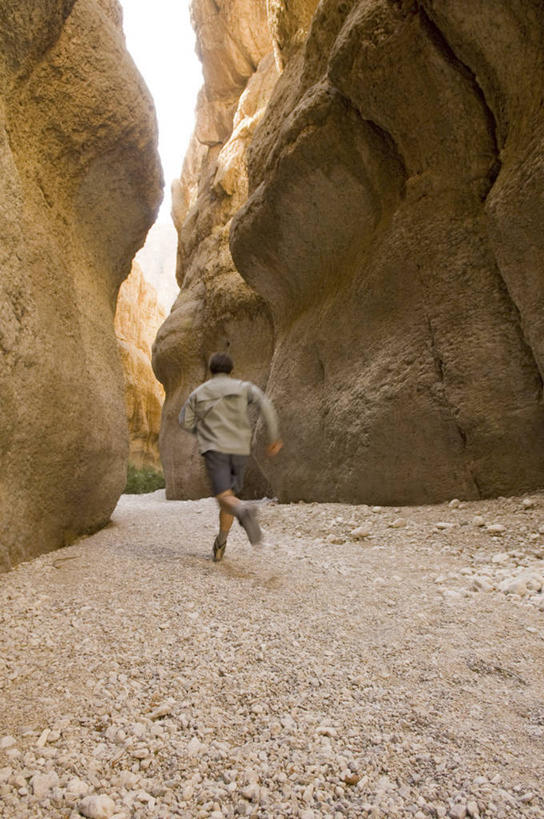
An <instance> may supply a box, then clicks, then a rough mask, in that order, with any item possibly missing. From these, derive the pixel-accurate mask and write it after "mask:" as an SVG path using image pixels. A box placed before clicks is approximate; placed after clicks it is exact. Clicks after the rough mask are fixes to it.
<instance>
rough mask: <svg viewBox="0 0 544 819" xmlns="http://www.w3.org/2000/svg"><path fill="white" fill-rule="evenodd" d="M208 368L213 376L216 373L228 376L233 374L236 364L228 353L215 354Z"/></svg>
mask: <svg viewBox="0 0 544 819" xmlns="http://www.w3.org/2000/svg"><path fill="white" fill-rule="evenodd" d="M208 366H209V368H210V372H211V373H213V375H215V374H216V373H227V375H228V374H229V373H231V372H232V368H233V367H234V363H233V361H232V358H231V357H230V355H229V354H228V353H214V354H213V355H212V356H211V358H210V363H209V364H208Z"/></svg>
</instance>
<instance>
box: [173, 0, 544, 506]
mask: <svg viewBox="0 0 544 819" xmlns="http://www.w3.org/2000/svg"><path fill="white" fill-rule="evenodd" d="M262 5H263V6H264V4H262ZM260 7H261V6H260ZM237 25H238V26H239V25H240V23H239V21H237ZM268 31H269V32H270V36H271V39H272V41H273V50H274V54H275V58H276V65H277V66H278V68H279V69H280V71H281V73H280V75H279V77H278V79H277V82H276V83H275V87H274V89H273V93H272V95H271V98H270V99H269V101H268V104H267V105H266V110H265V112H264V115H263V114H262V112H261V115H260V122H259V124H258V126H257V127H256V128H255V129H254V130H253V131H252V133H251V134H250V136H249V138H248V139H247V140H246V142H245V145H244V153H245V156H246V160H247V167H248V188H247V201H246V202H245V203H242V204H240V203H239V199H240V197H239V198H238V201H237V202H236V206H237V213H236V215H235V217H234V219H233V220H232V222H231V237H230V249H231V252H232V257H233V259H234V262H235V264H236V267H237V269H238V271H239V272H240V273H241V275H242V277H243V278H244V280H245V282H246V283H247V284H248V285H249V286H250V287H251V288H252V290H253V291H255V292H256V293H257V294H258V295H259V296H260V298H261V299H262V301H264V303H265V305H266V307H267V308H268V310H269V311H270V313H271V314H272V320H273V328H274V344H273V355H272V358H271V364H270V371H269V377H268V381H267V391H268V393H269V395H270V396H271V397H272V399H273V400H274V402H275V403H276V405H277V407H278V410H279V412H280V416H281V418H282V427H283V434H284V438H285V444H286V446H285V449H284V451H283V452H282V454H281V456H280V457H279V458H278V459H276V461H274V462H271V463H270V464H269V465H266V464H263V467H264V469H265V471H266V474H267V477H268V479H269V480H270V482H271V484H272V488H273V491H274V494H276V495H278V496H279V497H280V498H281V499H284V500H296V499H300V498H302V499H307V500H331V501H359V502H371V503H383V504H389V503H390V504H397V503H399V504H400V503H425V502H434V501H439V500H443V499H445V498H448V497H450V498H451V497H454V496H456V497H464V498H476V497H479V496H482V497H488V496H493V495H498V494H507V493H512V492H518V491H523V490H525V489H529V488H534V487H540V486H542V485H543V484H544V459H543V458H542V451H543V446H544V411H543V396H542V374H543V371H544V341H543V339H544V334H543V332H542V324H543V322H544V319H543V316H544V312H543V310H542V306H543V304H542V303H543V300H544V284H543V281H544V278H543V272H544V239H543V233H542V229H541V225H542V220H543V217H544V202H543V199H542V195H541V192H542V190H543V186H544V162H543V159H542V157H543V156H544V150H543V145H542V141H543V139H544V137H543V134H544V130H543V127H542V125H543V123H542V120H543V117H544V109H543V107H542V105H541V100H542V95H543V90H544V89H543V85H544V53H543V51H542V48H541V43H542V38H543V34H544V11H543V10H542V8H541V7H540V6H539V5H538V4H536V3H535V2H533V0H513V2H512V1H510V2H508V3H507V2H499V3H496V4H494V5H493V9H490V7H489V4H487V3H485V2H484V0H459V2H456V3H449V2H447V0H421V1H420V2H415V0H414V1H412V0H398V1H396V2H393V0H345V1H344V2H338V0H322V2H320V3H319V5H318V6H317V3H313V2H307V3H304V2H300V3H289V5H288V7H287V4H286V3H283V2H280V1H279V0H278V2H273V1H271V2H269V3H268ZM203 56H204V59H206V53H205V52H203ZM228 144H229V143H227V145H228ZM231 145H232V137H231ZM226 153H227V148H226V146H223V147H222V148H221V151H220V153H219V154H218V157H217V163H216V165H215V166H214V167H213V171H211V170H210V165H208V166H207V168H208V172H207V175H206V174H204V175H201V176H200V177H199V178H200V197H201V201H203V199H202V197H203V191H204V190H205V191H207V195H208V196H210V197H211V196H212V195H213V191H214V185H215V186H216V187H217V174H218V173H219V174H221V162H220V157H221V155H223V156H225V155H226ZM194 156H196V152H193V159H191V160H190V161H194ZM240 165H242V162H240ZM240 196H241V194H240ZM198 225H199V229H200V232H197V231H196V229H195V228H196V223H195V221H194V220H193V221H191V219H189V220H187V219H186V220H185V222H184V223H183V226H182V233H183V232H185V236H186V239H185V243H186V245H189V244H190V242H191V240H192V241H193V242H194V246H195V247H198V251H199V253H200V254H205V253H206V250H205V247H206V245H207V247H208V253H209V255H207V256H205V257H204V258H202V256H201V258H202V261H201V263H200V270H201V271H202V270H204V269H209V267H210V266H211V265H213V264H214V263H215V258H216V257H215V256H214V255H213V250H214V245H213V242H212V240H211V236H212V235H213V234H214V231H216V227H215V226H214V221H213V218H212V217H210V222H209V223H208V228H207V230H206V229H205V227H204V222H203V220H202V218H201V220H200V221H199V222H198ZM194 275H195V276H198V284H197V283H195V282H192V284H191V286H192V288H193V291H195V290H196V289H197V287H199V286H200V287H203V285H202V280H203V278H204V276H203V275H202V274H199V273H198V269H197V268H194ZM184 293H187V290H186V289H185V285H184V289H183V290H182V294H181V297H182V298H184V297H185V296H184ZM216 303H217V302H216V300H214V301H213V302H211V303H210V302H208V310H213V308H214V304H216ZM178 326H179V325H178ZM196 332H197V334H198V333H199V332H200V335H203V333H202V331H199V330H198V329H196ZM255 332H256V331H255ZM181 337H182V338H185V337H186V336H185V335H183V332H181ZM194 343H196V342H194ZM179 347H180V345H178V349H179ZM259 352H260V358H259V361H260V366H261V367H263V365H264V363H265V361H266V349H265V348H264V347H263V349H262V350H261V351H259ZM172 357H173V356H172ZM178 361H179V365H180V366H183V367H184V371H185V365H184V364H182V362H183V356H180V357H179V358H178ZM167 392H168V390H167ZM178 397H179V396H178ZM178 468H183V467H182V465H178Z"/></svg>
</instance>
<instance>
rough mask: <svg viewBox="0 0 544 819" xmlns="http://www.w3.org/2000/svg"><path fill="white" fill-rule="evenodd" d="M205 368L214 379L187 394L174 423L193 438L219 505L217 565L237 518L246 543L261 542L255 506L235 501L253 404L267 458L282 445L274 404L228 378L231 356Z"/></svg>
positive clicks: (246, 454)
mask: <svg viewBox="0 0 544 819" xmlns="http://www.w3.org/2000/svg"><path fill="white" fill-rule="evenodd" d="M208 366H209V369H210V372H211V374H212V377H211V378H210V380H209V381H206V382H204V384H201V385H200V387H197V388H196V390H194V391H193V392H192V393H191V395H190V396H189V398H188V399H187V401H186V402H185V404H184V406H183V407H182V409H181V412H180V414H179V418H178V420H179V423H180V426H181V427H182V428H183V429H185V430H187V432H190V433H192V434H193V435H196V438H197V441H198V449H199V452H200V454H201V455H202V456H203V457H204V460H205V462H206V471H207V473H208V478H209V480H210V483H211V486H212V491H213V494H214V495H215V498H216V500H217V502H218V504H219V534H218V535H217V537H216V538H215V541H214V544H213V559H214V561H215V562H216V563H218V562H219V561H220V560H222V559H223V555H224V554H225V548H226V546H227V537H228V534H229V531H230V528H231V526H232V523H233V520H234V518H235V517H236V518H238V520H239V521H240V523H241V525H242V526H243V527H244V529H245V530H246V534H247V536H248V538H249V542H250V543H252V544H255V543H259V542H260V541H261V540H262V532H261V528H260V526H259V523H258V520H257V512H256V509H255V507H254V506H252V505H251V504H248V503H243V502H242V501H241V500H239V499H238V497H237V494H238V493H239V492H240V491H241V489H242V486H243V483H244V473H245V469H246V466H247V461H248V458H249V453H250V451H251V437H252V431H251V426H250V422H249V418H248V407H249V406H250V405H251V404H256V405H257V406H258V407H259V409H260V411H261V412H262V414H263V417H264V420H265V422H266V426H267V429H268V437H269V441H270V443H269V444H268V447H267V454H268V455H269V456H270V457H274V456H275V455H277V454H278V452H279V451H280V449H281V448H282V446H283V443H282V441H281V440H280V437H279V427H278V418H277V415H276V411H275V409H274V407H273V405H272V402H271V401H270V400H269V399H268V398H267V397H266V396H265V394H264V393H263V392H262V390H260V389H259V388H258V387H256V386H255V384H252V383H251V382H250V381H239V380H238V379H237V378H233V377H232V376H231V372H232V370H233V367H234V364H233V361H232V358H231V357H230V355H228V353H214V354H213V355H212V357H211V358H210V361H209V365H208Z"/></svg>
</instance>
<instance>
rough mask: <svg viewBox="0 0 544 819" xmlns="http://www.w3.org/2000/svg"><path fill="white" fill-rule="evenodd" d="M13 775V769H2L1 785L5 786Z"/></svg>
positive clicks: (0, 770)
mask: <svg viewBox="0 0 544 819" xmlns="http://www.w3.org/2000/svg"><path fill="white" fill-rule="evenodd" d="M12 773H13V768H0V785H4V784H5V783H6V782H7V781H8V779H9V778H10V776H11V775H12Z"/></svg>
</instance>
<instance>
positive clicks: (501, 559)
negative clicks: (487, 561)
mask: <svg viewBox="0 0 544 819" xmlns="http://www.w3.org/2000/svg"><path fill="white" fill-rule="evenodd" d="M507 561H508V554H507V553H506V552H500V553H499V554H497V555H493V557H492V558H491V562H492V563H506V562H507Z"/></svg>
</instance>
